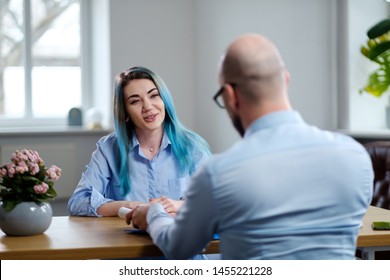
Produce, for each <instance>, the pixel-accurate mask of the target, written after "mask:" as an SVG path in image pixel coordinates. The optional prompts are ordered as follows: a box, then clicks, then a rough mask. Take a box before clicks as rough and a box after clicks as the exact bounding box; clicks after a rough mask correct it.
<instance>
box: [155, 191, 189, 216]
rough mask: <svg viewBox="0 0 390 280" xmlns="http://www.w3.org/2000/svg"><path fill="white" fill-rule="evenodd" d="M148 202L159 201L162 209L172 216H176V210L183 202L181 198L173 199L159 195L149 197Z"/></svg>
mask: <svg viewBox="0 0 390 280" xmlns="http://www.w3.org/2000/svg"><path fill="white" fill-rule="evenodd" d="M150 202H151V203H160V204H161V205H162V206H163V207H164V210H165V211H166V212H167V213H168V214H169V215H170V216H172V217H175V216H176V213H177V211H178V210H179V208H180V207H181V206H182V205H183V203H184V201H183V200H174V199H170V198H168V197H165V196H161V197H159V198H152V199H150Z"/></svg>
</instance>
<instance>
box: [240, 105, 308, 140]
mask: <svg viewBox="0 0 390 280" xmlns="http://www.w3.org/2000/svg"><path fill="white" fill-rule="evenodd" d="M303 122H304V121H303V119H302V117H301V115H300V114H299V113H298V112H297V111H278V112H273V113H270V114H267V115H265V116H262V117H260V118H258V119H257V120H255V121H254V122H252V123H251V125H250V126H249V127H248V129H247V130H246V132H245V134H244V137H248V136H250V135H252V134H253V133H255V132H256V131H258V130H261V129H265V128H267V127H271V126H275V125H279V124H285V123H303Z"/></svg>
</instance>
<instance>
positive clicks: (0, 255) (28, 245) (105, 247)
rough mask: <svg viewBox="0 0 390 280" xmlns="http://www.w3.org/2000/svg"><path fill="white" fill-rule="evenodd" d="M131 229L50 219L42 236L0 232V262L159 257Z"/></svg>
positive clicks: (214, 248)
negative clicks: (129, 231)
mask: <svg viewBox="0 0 390 280" xmlns="http://www.w3.org/2000/svg"><path fill="white" fill-rule="evenodd" d="M130 228H131V227H129V226H127V225H126V223H125V221H124V220H122V219H120V218H118V217H103V218H94V217H62V216H61V217H53V220H52V223H51V225H50V227H49V229H48V230H47V231H46V232H45V233H44V234H40V235H35V236H21V237H11V236H6V235H4V233H2V232H1V231H0V259H1V260H6V259H13V260H16V259H24V260H28V259H41V260H49V259H55V260H72V259H124V258H142V257H152V256H153V257H154V256H162V252H161V251H160V250H159V249H158V248H157V247H156V246H155V245H154V244H153V242H152V240H151V238H150V237H149V235H147V234H145V233H128V232H127V230H128V229H130ZM1 234H2V235H1ZM218 243H219V242H218V241H211V242H210V244H209V246H208V247H207V249H206V252H205V253H210V254H212V253H218V249H219V246H218Z"/></svg>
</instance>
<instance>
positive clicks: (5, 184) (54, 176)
mask: <svg viewBox="0 0 390 280" xmlns="http://www.w3.org/2000/svg"><path fill="white" fill-rule="evenodd" d="M60 176H61V169H60V168H58V167H57V166H55V165H52V166H51V167H50V168H46V167H45V164H44V161H43V160H42V158H41V157H40V156H39V154H38V152H36V151H33V150H26V149H25V150H21V151H19V150H16V151H15V152H14V153H13V154H12V157H11V163H7V164H3V165H1V166H0V199H1V201H2V203H3V205H2V206H3V208H4V209H5V210H6V211H8V212H9V211H11V210H12V209H13V208H14V207H15V206H16V205H17V204H19V203H21V202H36V203H40V202H46V201H48V200H51V199H53V198H55V197H56V196H57V192H56V191H55V189H54V181H56V180H58V179H59V178H60Z"/></svg>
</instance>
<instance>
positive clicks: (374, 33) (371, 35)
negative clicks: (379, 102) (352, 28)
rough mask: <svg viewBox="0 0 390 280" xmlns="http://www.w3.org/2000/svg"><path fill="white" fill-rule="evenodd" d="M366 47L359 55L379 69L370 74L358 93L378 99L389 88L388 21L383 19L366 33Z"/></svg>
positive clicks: (389, 23)
mask: <svg viewBox="0 0 390 280" xmlns="http://www.w3.org/2000/svg"><path fill="white" fill-rule="evenodd" d="M367 36H368V40H367V45H364V46H362V47H361V49H360V51H361V53H362V54H363V55H364V56H365V57H367V58H368V59H370V60H371V61H373V62H375V63H377V64H378V65H379V68H378V69H377V70H376V71H374V72H373V73H370V76H369V79H368V82H367V84H366V86H365V87H364V88H363V89H361V90H360V93H363V92H367V93H369V94H372V95H374V96H376V97H380V96H381V95H382V94H383V93H384V92H386V91H387V89H388V88H389V86H390V19H384V20H382V21H380V22H378V23H376V24H375V25H374V26H372V27H371V28H370V29H369V30H368V31H367Z"/></svg>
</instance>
